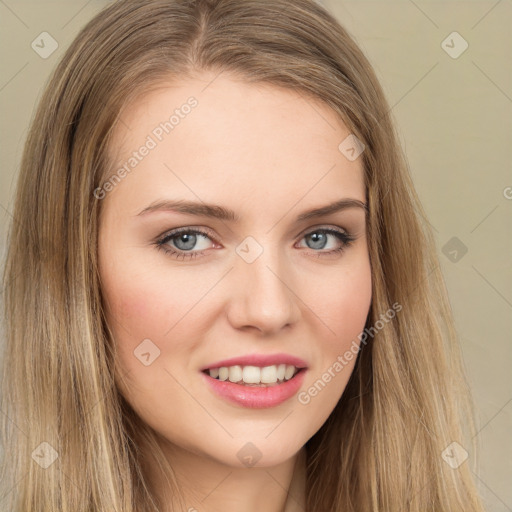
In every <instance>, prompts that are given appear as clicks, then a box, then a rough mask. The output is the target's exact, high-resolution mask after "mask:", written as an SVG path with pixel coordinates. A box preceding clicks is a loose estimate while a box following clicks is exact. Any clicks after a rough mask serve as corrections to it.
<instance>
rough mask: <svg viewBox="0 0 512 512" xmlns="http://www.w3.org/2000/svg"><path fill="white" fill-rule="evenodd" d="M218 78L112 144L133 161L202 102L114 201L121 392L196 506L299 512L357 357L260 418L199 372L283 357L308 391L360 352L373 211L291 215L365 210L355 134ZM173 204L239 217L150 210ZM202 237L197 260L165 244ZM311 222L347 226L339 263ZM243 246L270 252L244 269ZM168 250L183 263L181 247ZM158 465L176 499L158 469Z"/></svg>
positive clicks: (111, 259) (303, 107)
mask: <svg viewBox="0 0 512 512" xmlns="http://www.w3.org/2000/svg"><path fill="white" fill-rule="evenodd" d="M214 77H215V75H212V74H207V73H204V74H201V75H198V76H197V77H195V78H188V79H186V80H185V79H183V80H182V81H180V82H179V83H177V82H174V83H172V84H169V85H168V86H167V87H162V88H159V89H158V90H156V91H153V92H151V93H149V94H147V95H146V96H144V97H142V98H140V99H138V100H137V101H136V102H135V103H134V104H131V105H129V106H128V107H127V108H126V109H125V110H124V111H123V112H122V116H121V117H122V120H123V123H119V124H118V125H117V126H116V129H115V132H114V139H113V143H112V145H111V157H112V159H113V161H114V162H115V165H116V166H121V165H123V163H124V162H126V160H127V159H128V158H129V156H130V155H131V153H132V152H133V151H135V150H137V149H138V148H139V147H140V146H141V145H142V144H144V142H145V141H146V139H147V136H148V135H149V134H151V133H152V130H154V128H155V127H156V126H158V125H159V123H160V122H162V121H163V120H166V119H168V117H169V115H170V114H169V113H172V111H174V109H176V108H179V107H180V106H181V105H183V104H184V103H185V102H186V101H187V98H189V97H190V96H194V97H195V98H196V99H197V101H198V105H197V107H195V108H194V109H192V111H191V112H190V114H188V115H187V116H185V117H184V118H183V119H180V122H179V125H177V126H176V127H175V129H174V130H173V131H172V132H170V133H169V134H167V135H165V137H164V138H163V140H162V141H161V142H159V143H158V145H157V147H156V148H154V149H152V150H151V151H150V153H149V154H148V155H147V156H146V157H145V158H143V159H142V161H141V162H140V163H138V165H137V166H136V167H135V168H134V169H133V170H132V171H131V172H130V173H129V174H127V175H126V177H125V178H124V179H122V180H121V182H120V183H118V184H117V185H116V186H115V188H114V190H112V191H111V192H109V193H108V194H107V195H106V197H105V198H104V199H102V214H101V220H100V231H99V265H100V276H101V281H102V293H103V296H104V301H105V305H106V310H107V320H108V323H109V326H110V327H111V330H112V332H113V335H114V338H115V340H114V341H115V347H116V348H117V351H118V360H119V366H120V371H119V374H118V377H117V382H118V386H119V389H120V391H121V393H122V394H123V396H125V398H126V399H127V400H128V402H129V403H130V404H131V406H132V407H133V409H134V410H135V411H136V412H137V413H138V415H139V416H140V417H141V418H142V419H143V420H144V421H145V422H146V423H147V424H149V425H150V426H151V427H152V428H153V429H154V430H156V431H157V432H158V433H159V434H160V435H161V437H162V447H163V449H164V451H165V453H166V455H167V456H168V457H169V459H170V460H171V463H172V465H173V467H174V469H175V471H176V474H177V475H178V479H179V482H180V485H181V487H182V490H183V493H184V496H185V503H186V504H187V506H188V507H190V508H195V509H197V510H198V511H201V512H202V511H210V512H213V511H221V510H222V511H223V512H230V511H239V510H245V511H247V512H256V511H258V512H259V511H261V510H266V511H269V512H278V511H282V510H284V507H285V504H287V506H288V507H290V508H287V510H300V509H301V507H300V504H298V503H296V502H295V501H293V502H292V503H291V502H290V499H289V500H288V502H286V499H287V498H286V491H287V489H288V488H289V486H290V482H291V480H292V473H293V469H294V464H295V462H296V460H297V455H298V453H299V452H300V451H301V450H304V448H303V447H304V445H305V443H306V442H307V441H308V439H309V438H311V437H312V436H313V435H314V434H315V433H316V432H317V431H318V429H319V428H320V427H321V426H322V424H323V423H324V422H325V421H326V419H327V418H328V416H329V414H330V413H331V412H332V410H333V409H334V407H335V405H336V403H337V402H338V400H339V398H340V396H341V395H342V393H343V390H344V389H345V386H346V384H347V381H348V378H349V376H350V373H351V372H352V369H353V367H354V364H355V358H354V359H352V360H351V361H350V362H348V364H347V365H346V366H345V367H344V369H343V371H341V372H339V373H337V374H336V376H335V378H332V379H331V380H330V382H329V383H328V384H327V385H325V387H324V388H323V389H322V391H321V392H320V393H318V395H317V396H316V397H312V398H311V401H310V402H309V403H308V404H306V405H303V404H301V403H300V402H299V401H298V399H297V396H294V397H292V398H291V399H289V400H287V401H285V402H284V403H282V404H280V405H278V406H276V407H271V408H266V409H249V408H244V407H242V406H240V405H235V404H232V403H228V402H226V401H225V400H223V399H222V398H220V397H218V396H217V395H215V394H214V393H212V391H211V390H210V389H209V387H208V386H206V385H205V383H204V379H203V376H202V375H201V373H200V368H202V367H204V366H207V365H208V364H209V363H213V362H215V361H218V360H221V359H227V358H231V357H234V356H240V355H245V354H249V353H260V354H269V353H278V352H285V353H289V354H292V355H295V356H298V357H301V358H302V359H304V360H305V361H307V363H308V371H307V374H306V376H305V381H304V383H303V385H302V387H301V389H300V391H305V390H307V389H308V388H309V387H311V386H312V385H313V383H314V382H315V381H317V380H318V379H319V378H321V376H322V374H323V373H324V372H325V370H326V369H327V368H329V367H332V365H333V363H334V362H335V361H336V360H337V357H338V356H339V355H342V354H343V353H344V352H345V351H346V350H348V349H349V348H350V346H351V344H352V343H353V342H354V340H355V341H356V342H358V340H357V336H358V334H360V333H361V332H362V331H363V329H364V325H365V321H366V318H367V315H368V311H369V308H370V304H371V272H370V262H369V255H368V246H367V239H366V230H365V215H364V210H363V209H361V208H350V209H347V210H344V211H340V212H336V213H332V214H329V215H326V216H323V217H321V218H314V219H310V220H306V221H303V222H301V223H296V220H295V219H296V217H297V215H299V214H300V213H302V212H304V211H306V210H309V209H313V208H317V207H320V206H324V205H327V204H329V203H331V202H334V201H336V200H339V199H342V198H354V199H358V200H360V201H362V202H365V201H366V197H365V187H364V181H363V168H362V159H361V158H357V159H356V160H355V161H349V160H348V159H347V158H345V156H344V155H343V154H342V153H341V152H340V151H339V149H338V145H339V144H340V143H341V141H343V140H344V139H345V138H346V137H347V136H348V135H349V133H350V132H349V130H348V129H347V128H346V126H345V125H344V124H343V123H342V122H341V121H340V120H339V119H338V118H337V117H336V115H335V113H334V112H333V111H332V110H330V109H329V108H328V107H327V106H325V105H323V104H322V103H320V102H318V101H315V100H313V99H311V98H307V99H306V97H305V96H303V95H300V94H298V93H297V92H295V91H292V90H287V89H280V88H276V87H274V86H270V85H262V84H258V85H255V84H248V83H245V82H243V81H241V80H240V79H236V78H235V77H233V76H230V75H228V74H226V73H223V74H221V75H220V76H218V77H217V78H215V80H213V82H211V80H212V79H213V78H214ZM210 82H211V83H210ZM208 83H210V85H208V86H207V84H208ZM206 86H207V87H206ZM205 87H206V88H205ZM114 169H117V167H114ZM171 198H172V199H184V200H195V201H199V200H200V201H204V202H206V203H214V204H218V205H222V206H225V207H228V208H230V209H232V210H234V211H235V212H236V213H237V214H238V215H239V216H240V217H241V220H240V222H239V223H232V222H228V221H222V220H219V219H213V218H208V217H197V216H191V215H187V214H183V213H177V212H173V211H159V212H152V213H147V214H145V215H138V213H139V212H141V211H142V210H143V209H144V208H146V207H147V206H148V205H150V204H151V203H153V202H154V201H157V200H161V199H171ZM191 226H192V227H195V228H202V229H205V228H207V229H208V230H211V232H212V233H213V234H214V237H212V238H205V237H202V236H198V238H197V242H196V245H195V246H193V249H192V250H190V249H189V252H193V251H196V252H202V253H203V255H200V256H198V257H197V258H195V259H182V258H176V257H174V256H172V255H170V254H166V253H165V252H164V251H163V250H161V249H158V248H157V246H156V245H155V240H156V239H157V238H158V237H159V236H160V235H164V234H165V233H167V232H169V231H171V230H173V229H175V228H180V227H191ZM317 228H338V230H340V231H345V232H347V231H348V232H349V233H350V234H351V235H353V236H355V237H356V240H355V241H354V242H353V243H352V244H351V245H350V246H348V247H346V248H345V249H344V250H343V251H342V252H341V253H335V254H331V255H328V254H326V253H327V252H328V251H331V250H334V249H337V248H339V247H340V246H342V242H341V241H339V240H338V239H337V238H336V237H335V236H333V235H327V240H326V242H325V246H321V244H319V243H318V242H316V245H315V239H314V238H311V236H310V235H311V233H312V232H315V229H317ZM305 235H309V236H305ZM248 236H251V237H253V238H254V239H255V240H256V241H257V243H258V244H259V245H260V246H261V247H262V248H263V252H262V254H261V255H260V256H259V257H258V258H257V259H256V260H255V261H254V262H252V263H250V264H249V263H247V262H246V261H245V260H244V259H243V258H242V257H240V256H239V255H238V254H237V252H236V248H237V247H238V246H239V245H240V244H241V243H242V241H244V240H245V238H246V237H248ZM167 245H168V246H170V247H171V248H174V250H176V251H179V248H182V252H186V250H183V247H184V246H187V245H186V244H185V245H184V242H183V239H182V242H181V245H180V240H179V237H175V238H174V242H173V241H169V242H168V243H167ZM191 246H192V244H191V243H190V242H189V245H188V246H187V247H191ZM228 271H229V272H228ZM145 339H149V340H151V342H152V343H153V344H154V345H156V346H157V347H158V348H159V350H160V355H159V357H157V358H156V359H155V360H154V361H153V362H152V363H151V364H150V365H149V366H145V365H144V364H142V363H141V361H140V360H139V359H138V358H137V357H135V356H134V350H136V349H137V347H138V346H139V345H140V343H141V342H142V341H143V340H145ZM121 374H122V375H124V377H123V378H121V377H119V375H121ZM248 442H251V443H253V444H254V445H255V446H256V447H257V448H258V450H259V451H260V452H261V459H260V460H259V461H258V462H257V463H256V464H255V465H254V466H253V467H247V466H245V465H244V464H243V463H242V462H241V461H240V460H239V458H238V457H237V453H238V452H239V450H240V449H241V448H242V447H243V446H244V445H245V444H246V443H248ZM301 453H302V452H301ZM150 471H151V472H152V474H153V475H154V485H155V488H157V489H158V492H159V493H161V495H162V496H165V499H166V500H168V501H170V500H171V497H170V496H169V495H168V494H167V495H166V488H165V486H164V485H163V484H162V481H161V480H159V477H158V475H157V473H156V472H155V469H154V465H153V466H151V464H150Z"/></svg>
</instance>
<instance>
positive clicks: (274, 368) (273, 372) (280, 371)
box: [203, 364, 306, 388]
mask: <svg viewBox="0 0 512 512" xmlns="http://www.w3.org/2000/svg"><path fill="white" fill-rule="evenodd" d="M305 370H306V368H298V367H296V366H294V365H291V364H278V365H270V366H263V367H260V366H250V365H247V366H241V365H233V366H221V367H218V368H207V369H205V370H203V373H204V374H206V375H208V376H209V377H211V378H212V379H216V380H218V381H227V382H230V383H232V384H238V385H240V386H247V387H260V388H268V387H274V386H279V385H280V384H283V383H285V382H288V381H290V380H292V379H293V378H294V377H295V376H296V375H297V374H298V373H300V372H304V371H305Z"/></svg>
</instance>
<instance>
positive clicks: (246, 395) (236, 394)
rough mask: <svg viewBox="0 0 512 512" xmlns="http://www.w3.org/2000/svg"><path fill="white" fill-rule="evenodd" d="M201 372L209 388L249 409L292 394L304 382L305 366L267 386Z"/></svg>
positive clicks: (270, 403) (277, 403) (286, 398)
mask: <svg viewBox="0 0 512 512" xmlns="http://www.w3.org/2000/svg"><path fill="white" fill-rule="evenodd" d="M201 374H202V375H203V377H204V378H205V379H206V382H207V383H208V385H209V386H210V388H211V389H212V390H213V391H214V392H215V393H217V395H219V396H221V397H222V398H225V399H226V400H228V401H229V402H231V403H235V404H238V405H242V406H243V407H248V408H251V409H264V408H266V407H275V406H276V405H279V404H281V403H283V402H285V401H286V400H288V399H289V398H291V397H292V396H294V395H295V394H296V393H297V391H298V390H299V389H300V387H301V386H302V383H303V382H304V375H305V374H306V368H301V369H300V370H299V371H298V372H297V374H296V375H295V376H294V377H293V378H291V379H290V380H287V381H285V382H283V383H282V384H277V385H275V386H268V387H257V386H244V385H243V384H234V383H233V382H230V381H229V380H218V379H214V378H213V377H210V376H209V375H207V374H206V373H204V372H201Z"/></svg>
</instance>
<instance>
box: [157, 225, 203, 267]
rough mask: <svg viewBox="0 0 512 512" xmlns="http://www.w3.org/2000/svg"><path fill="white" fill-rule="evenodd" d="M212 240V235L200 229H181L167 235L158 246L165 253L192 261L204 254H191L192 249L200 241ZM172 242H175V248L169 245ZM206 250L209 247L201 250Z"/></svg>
mask: <svg viewBox="0 0 512 512" xmlns="http://www.w3.org/2000/svg"><path fill="white" fill-rule="evenodd" d="M210 238H211V234H210V233H208V232H206V231H202V230H200V229H191V228H179V229H175V230H174V231H171V232H170V233H167V234H166V235H164V237H163V238H161V239H160V240H157V242H156V245H157V248H158V249H162V250H163V251H164V252H166V253H168V254H171V255H173V256H176V257H177V258H182V259H192V258H196V257H197V256H201V255H202V252H201V251H197V250H196V251H195V252H190V251H191V249H193V248H194V247H195V246H196V244H197V242H198V241H199V240H201V239H203V240H204V239H210ZM170 242H173V244H174V247H173V246H171V245H169V243H170ZM206 248H207V247H203V248H200V249H202V250H204V249H206ZM176 249H177V250H176ZM196 249H197V248H196Z"/></svg>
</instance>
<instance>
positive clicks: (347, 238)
mask: <svg viewBox="0 0 512 512" xmlns="http://www.w3.org/2000/svg"><path fill="white" fill-rule="evenodd" d="M184 233H186V234H195V235H203V236H205V237H207V238H209V239H212V238H213V237H212V235H211V233H209V232H207V231H203V230H201V229H192V228H179V229H175V230H173V231H170V232H168V233H166V234H164V235H163V236H162V237H161V238H160V239H158V240H157V241H156V242H155V245H156V246H157V249H158V250H162V251H164V252H165V253H166V254H170V255H171V256H175V257H176V258H182V259H183V260H185V259H188V260H191V259H194V258H197V257H198V256H202V255H203V252H204V251H195V252H188V251H181V250H178V249H174V248H171V247H170V246H169V245H167V242H169V241H171V240H172V239H174V238H177V237H178V236H179V235H182V234H184ZM313 233H323V234H329V235H333V236H335V237H336V238H338V240H340V241H341V243H342V245H341V247H339V248H338V249H332V250H330V251H314V250H313V251H314V252H318V257H319V258H320V257H322V256H332V255H334V254H338V253H342V252H343V251H344V250H345V249H346V248H347V247H349V246H350V245H351V244H352V243H353V242H354V241H355V240H356V237H354V236H352V235H351V234H350V233H346V232H342V231H338V230H337V229H333V228H317V229H314V230H312V231H309V232H308V233H305V234H304V235H303V236H302V238H305V237H306V236H308V235H311V234H313Z"/></svg>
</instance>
